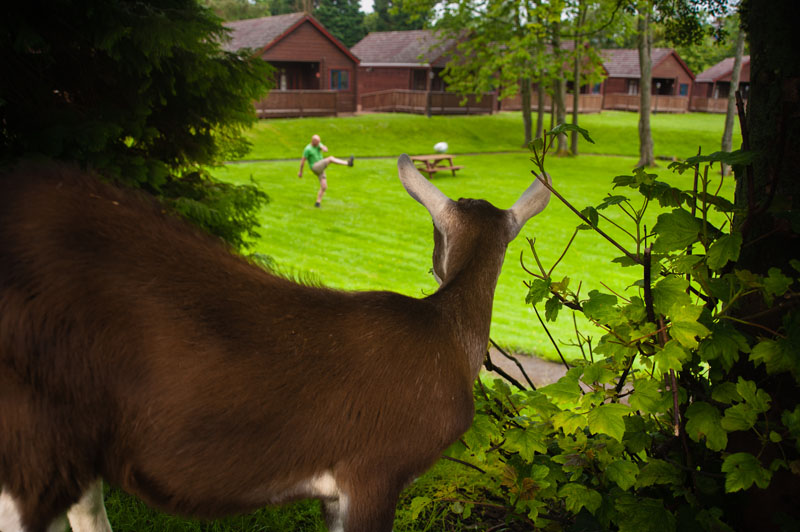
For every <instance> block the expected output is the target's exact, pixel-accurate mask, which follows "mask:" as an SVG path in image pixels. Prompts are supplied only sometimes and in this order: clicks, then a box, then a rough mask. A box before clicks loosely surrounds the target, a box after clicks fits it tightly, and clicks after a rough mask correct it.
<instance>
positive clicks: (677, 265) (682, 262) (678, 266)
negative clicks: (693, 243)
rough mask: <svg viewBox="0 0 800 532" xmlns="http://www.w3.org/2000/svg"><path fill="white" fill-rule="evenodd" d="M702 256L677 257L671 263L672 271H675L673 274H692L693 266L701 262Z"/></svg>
mask: <svg viewBox="0 0 800 532" xmlns="http://www.w3.org/2000/svg"><path fill="white" fill-rule="evenodd" d="M702 260H703V255H678V256H677V257H676V258H675V260H673V261H672V269H673V270H675V273H682V274H687V273H692V272H693V270H694V266H695V265H696V264H697V263H699V262H702Z"/></svg>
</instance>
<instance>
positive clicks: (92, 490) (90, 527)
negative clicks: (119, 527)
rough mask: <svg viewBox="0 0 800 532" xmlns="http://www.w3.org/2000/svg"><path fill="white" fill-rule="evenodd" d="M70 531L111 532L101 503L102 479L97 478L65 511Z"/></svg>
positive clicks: (104, 508)
mask: <svg viewBox="0 0 800 532" xmlns="http://www.w3.org/2000/svg"><path fill="white" fill-rule="evenodd" d="M67 517H68V518H69V524H70V525H71V526H72V532H111V524H110V523H109V522H108V516H107V515H106V507H105V506H104V505H103V481H102V480H100V479H98V480H97V481H96V482H94V483H93V484H92V485H91V486H90V487H89V489H87V490H86V492H85V493H84V494H83V496H82V497H81V500H79V501H78V502H77V503H75V505H73V506H72V508H70V509H69V512H67Z"/></svg>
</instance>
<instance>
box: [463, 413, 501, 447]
mask: <svg viewBox="0 0 800 532" xmlns="http://www.w3.org/2000/svg"><path fill="white" fill-rule="evenodd" d="M495 432H496V427H495V426H494V424H493V423H492V420H491V419H490V418H489V417H488V416H485V415H477V416H475V418H474V419H473V420H472V427H470V429H469V430H468V431H467V433H466V434H464V442H465V443H466V444H467V446H468V447H469V448H470V449H482V448H485V447H488V446H489V443H490V442H491V440H492V436H493V435H494V434H495Z"/></svg>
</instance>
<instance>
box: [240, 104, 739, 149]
mask: <svg viewBox="0 0 800 532" xmlns="http://www.w3.org/2000/svg"><path fill="white" fill-rule="evenodd" d="M724 119H725V117H724V116H723V115H712V114H700V113H694V114H685V115H673V114H656V115H653V116H652V127H653V138H654V143H655V154H656V156H664V157H688V156H689V155H694V154H695V153H697V147H698V146H703V149H704V151H706V152H711V151H717V150H718V149H719V145H720V139H721V138H722V128H723V126H724ZM579 120H580V122H579V124H580V125H581V126H582V127H584V128H587V129H588V130H589V131H590V132H591V134H592V137H593V139H594V140H595V141H596V142H597V144H595V145H592V144H589V143H587V142H582V143H581V145H580V149H581V153H601V154H608V155H628V156H631V157H635V156H637V154H638V153H639V147H638V146H639V144H638V133H637V120H638V115H636V114H635V113H626V112H622V111H606V112H603V113H601V114H594V115H581V116H580V119H579ZM547 123H548V124H549V118H548V120H547ZM314 133H317V134H319V135H320V136H321V137H322V141H323V143H326V144H328V145H329V146H330V148H331V153H333V154H335V155H339V156H347V155H350V154H355V155H356V156H361V157H364V156H396V155H397V154H399V153H402V152H406V153H412V154H413V153H430V151H431V149H432V146H433V145H434V144H435V143H436V142H439V141H442V140H444V141H447V142H448V143H449V144H450V150H449V151H450V152H451V153H487V152H497V151H510V150H520V149H521V145H522V117H521V115H520V114H519V113H500V114H497V115H492V116H433V117H431V118H426V117H424V116H419V115H407V114H370V115H363V116H359V117H342V118H305V119H280V120H263V121H261V122H259V123H258V124H257V126H256V127H255V128H253V130H252V131H251V132H250V133H249V137H250V139H251V141H252V142H253V150H252V151H251V153H250V154H249V155H248V156H247V159H292V158H297V159H298V160H299V158H300V154H301V153H302V150H303V146H305V145H306V144H307V143H308V141H309V139H310V138H311V135H312V134H314ZM739 142H740V140H738V132H737V136H736V137H735V138H734V146H737V145H738V143H739Z"/></svg>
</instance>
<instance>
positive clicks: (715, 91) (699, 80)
mask: <svg viewBox="0 0 800 532" xmlns="http://www.w3.org/2000/svg"><path fill="white" fill-rule="evenodd" d="M732 74H733V57H728V58H726V59H723V60H722V61H720V62H719V63H717V64H716V65H714V66H712V67H709V68H708V69H706V70H704V71H703V72H701V73H700V74H698V75H697V77H696V78H695V80H694V89H693V90H692V101H691V105H690V106H689V108H690V109H691V110H692V111H703V112H707V113H725V112H727V110H728V95H729V94H730V88H731V76H732ZM739 90H740V91H741V93H742V98H744V99H745V100H746V99H747V97H748V95H749V92H750V56H749V55H745V56H743V57H742V71H741V73H740V74H739Z"/></svg>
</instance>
